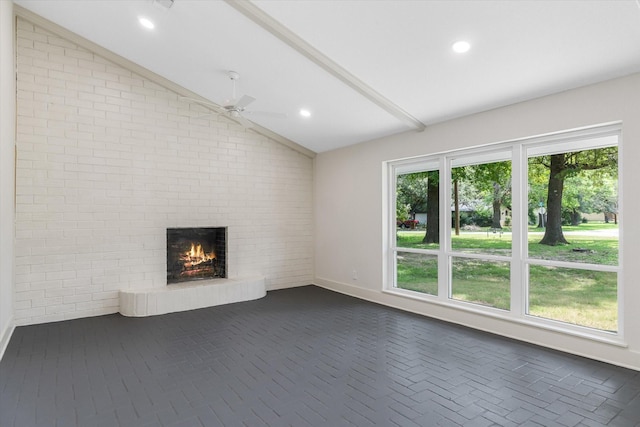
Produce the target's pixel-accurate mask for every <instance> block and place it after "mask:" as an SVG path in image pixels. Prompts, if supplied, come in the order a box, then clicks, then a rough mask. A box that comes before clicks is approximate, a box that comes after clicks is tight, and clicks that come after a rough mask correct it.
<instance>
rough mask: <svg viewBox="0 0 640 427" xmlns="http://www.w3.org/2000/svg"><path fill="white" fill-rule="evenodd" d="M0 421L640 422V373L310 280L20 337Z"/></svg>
mask: <svg viewBox="0 0 640 427" xmlns="http://www.w3.org/2000/svg"><path fill="white" fill-rule="evenodd" d="M0 390H1V391H0V399H1V400H0V425H1V426H3V427H8V426H20V427H23V426H25V427H32V426H65V427H68V426H83V427H84V426H109V427H112V426H251V427H253V426H278V427H279V426H296V427H298V426H328V427H337V426H352V425H355V426H372V425H380V426H391V427H394V426H435V425H449V426H456V425H465V426H467V425H469V426H491V425H500V426H519V425H529V426H539V425H542V426H602V425H611V426H638V425H640V373H638V372H635V371H632V370H628V369H623V368H619V367H615V366H611V365H607V364H605V363H600V362H595V361H591V360H587V359H583V358H580V357H576V356H571V355H567V354H563V353H559V352H555V351H550V350H547V349H543V348H539V347H535V346H532V345H527V344H523V343H520V342H517V341H512V340H508V339H505V338H501V337H496V336H493V335H490V334H485V333H481V332H477V331H473V330H470V329H466V328H463V327H459V326H454V325H450V324H447V323H443V322H438V321H434V320H430V319H427V318H424V317H420V316H417V315H412V314H409V313H404V312H401V311H397V310H393V309H390V308H386V307H383V306H379V305H375V304H371V303H368V302H365V301H360V300H357V299H354V298H350V297H347V296H344V295H340V294H337V293H333V292H330V291H326V290H323V289H320V288H317V287H314V286H307V287H303V288H297V289H289V290H282V291H274V292H269V294H268V295H267V296H266V297H265V298H263V299H261V300H257V301H251V302H245V303H239V304H231V305H226V306H220V307H213V308H208V309H203V310H195V311H190V312H184V313H175V314H169V315H164V316H157V317H151V318H142V319H132V318H125V317H121V316H119V315H111V316H103V317H96V318H89V319H80V320H73V321H66V322H60V323H51V324H45V325H34V326H24V327H19V328H17V329H16V330H15V333H14V335H13V337H12V339H11V342H10V343H9V347H8V349H7V351H6V354H5V356H4V358H3V360H2V362H1V363H0Z"/></svg>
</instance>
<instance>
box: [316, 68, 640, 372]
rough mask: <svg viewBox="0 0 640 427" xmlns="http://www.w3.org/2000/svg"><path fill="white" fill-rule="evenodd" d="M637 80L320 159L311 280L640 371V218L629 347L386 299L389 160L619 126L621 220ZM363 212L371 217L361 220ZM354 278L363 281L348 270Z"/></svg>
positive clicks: (629, 186) (631, 236) (630, 243)
mask: <svg viewBox="0 0 640 427" xmlns="http://www.w3.org/2000/svg"><path fill="white" fill-rule="evenodd" d="M639 117H640V74H635V75H631V76H628V77H625V78H620V79H616V80H611V81H608V82H604V83H600V84H596V85H592V86H588V87H584V88H580V89H576V90H572V91H568V92H563V93H559V94H556V95H551V96H548V97H544V98H540V99H536V100H532V101H528V102H523V103H520V104H516V105H512V106H508V107H504V108H499V109H496V110H492V111H488V112H485V113H481V114H475V115H472V116H467V117H463V118H460V119H457V120H452V121H449V122H446V123H442V124H438V125H434V126H430V127H428V128H427V130H426V131H424V132H421V133H416V132H409V133H404V134H401V135H396V136H392V137H388V138H383V139H380V140H377V141H373V142H369V143H365V144H360V145H357V146H352V147H349V148H345V149H341V150H335V151H331V152H327V153H322V154H319V155H318V156H317V157H316V159H315V168H316V174H315V183H314V185H315V189H314V191H315V218H316V226H315V245H316V279H315V283H316V284H319V285H321V286H325V287H327V288H331V289H335V290H338V291H341V292H345V293H348V294H351V295H355V296H359V297H362V298H366V299H370V300H373V301H377V302H380V303H383V304H388V305H392V306H397V307H400V308H404V309H407V310H411V311H415V312H418V313H422V314H425V315H429V316H433V317H437V318H442V319H446V320H449V321H452V322H456V323H461V324H465V325H469V326H473V327H476V328H479V329H483V330H487V331H492V332H495V333H499V334H503V335H506V336H512V337H517V338H519V339H522V340H526V341H530V342H534V343H539V344H542V345H545V346H549V347H553V348H558V349H561V350H565V351H569V352H573V353H576V354H582V355H586V356H588V357H592V358H596V359H600V360H605V361H609V362H612V363H615V364H619V365H624V366H628V367H633V368H635V369H640V311H639V310H638V309H637V304H638V301H640V286H637V278H638V277H640V264H638V262H637V260H638V259H640V246H638V245H637V241H638V239H639V238H640V221H632V220H631V221H627V222H625V223H624V230H623V232H624V234H623V235H622V237H621V248H622V255H623V256H622V265H623V267H624V274H623V281H624V288H623V289H624V298H623V302H624V307H623V310H624V316H623V319H621V320H622V323H623V324H624V329H625V331H624V336H625V338H626V341H627V343H628V348H622V347H619V346H614V345H610V344H605V343H602V342H595V341H591V340H588V339H584V338H579V337H575V336H568V335H565V334H562V333H557V332H551V331H548V330H541V329H538V328H535V327H531V326H527V325H519V324H514V323H511V322H507V321H503V320H498V319H492V318H488V317H486V316H482V315H479V314H472V313H469V312H464V311H460V310H456V309H453V308H450V307H445V306H442V305H435V304H430V303H426V302H422V301H415V300H411V299H408V298H403V297H398V296H394V295H389V294H385V293H382V291H381V290H382V284H383V279H382V278H383V265H384V263H385V259H384V256H383V238H382V236H383V232H382V231H383V217H382V213H383V190H382V187H383V181H384V180H383V167H382V164H383V162H385V161H387V160H393V159H399V158H405V157H411V156H418V155H423V154H429V153H436V152H442V151H449V150H452V149H457V148H465V147H472V146H477V145H482V144H489V143H494V142H500V141H506V140H512V139H516V138H523V137H528V136H533V135H539V134H544V133H549V132H555V131H562V130H567V129H573V128H578V127H583V126H589V125H595V124H600V123H606V122H612V121H618V120H622V121H623V145H622V152H621V159H622V160H621V161H622V169H621V170H622V180H623V182H622V185H623V186H624V188H623V189H622V191H623V194H624V199H623V203H624V205H623V210H624V212H626V214H623V215H621V217H622V218H633V217H634V214H633V213H634V212H640V195H639V194H640V193H638V192H637V191H636V187H637V186H638V185H639V184H640V168H638V167H637V163H638V162H640V120H639V119H638V118H639ZM359 212H367V213H368V214H367V215H364V216H363V215H359V214H358V213H359ZM353 270H356V271H357V280H354V279H353V276H352V272H353Z"/></svg>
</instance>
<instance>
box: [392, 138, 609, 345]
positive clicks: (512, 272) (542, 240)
mask: <svg viewBox="0 0 640 427" xmlns="http://www.w3.org/2000/svg"><path fill="white" fill-rule="evenodd" d="M619 139H620V127H619V126H618V125H609V126H600V127H594V128H589V129H583V130H579V131H571V132H566V133H561V134H554V135H550V136H545V137H536V138H531V139H528V140H520V141H517V142H512V143H501V144H495V145H493V146H489V147H485V148H481V149H469V150H461V151H456V152H451V153H445V154H442V155H438V156H429V157H425V158H420V159H410V160H404V161H396V162H391V163H389V170H390V174H389V176H390V177H391V179H392V185H391V186H390V187H389V188H390V191H391V192H392V197H390V198H389V200H391V201H392V206H390V210H389V212H390V217H391V222H390V224H389V230H390V238H389V239H388V240H389V242H390V248H389V251H388V253H389V254H390V255H389V268H388V271H389V277H388V281H387V282H388V284H387V285H386V287H387V289H388V290H391V291H394V292H400V293H406V294H410V295H413V296H415V297H418V298H424V299H425V300H430V301H437V302H440V303H444V304H451V305H454V306H458V307H460V308H462V309H464V308H465V307H466V308H469V309H473V310H474V311H480V312H483V311H486V312H487V313H493V315H498V316H502V317H505V318H509V317H511V318H513V319H514V320H517V321H525V322H528V323H532V324H538V325H540V326H546V327H553V328H556V329H557V328H561V329H565V330H567V331H578V332H580V333H587V334H591V335H593V336H597V335H603V334H604V335H608V336H610V335H611V334H615V333H618V332H619V331H620V325H619V315H618V307H619V301H618V299H619V295H620V294H621V292H620V285H619V278H620V277H621V267H620V265H619V259H620V256H619V245H618V236H619V229H620V227H621V216H620V210H619V206H620V196H619V194H618V188H619V155H618V150H619ZM589 331H591V332H589Z"/></svg>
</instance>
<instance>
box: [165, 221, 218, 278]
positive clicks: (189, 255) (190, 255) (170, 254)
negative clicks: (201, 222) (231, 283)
mask: <svg viewBox="0 0 640 427" xmlns="http://www.w3.org/2000/svg"><path fill="white" fill-rule="evenodd" d="M226 250H227V229H226V227H216V228H168V229H167V284H170V283H178V282H186V281H189V280H202V279H213V278H225V277H227V263H226Z"/></svg>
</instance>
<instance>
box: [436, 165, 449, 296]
mask: <svg viewBox="0 0 640 427" xmlns="http://www.w3.org/2000/svg"><path fill="white" fill-rule="evenodd" d="M439 191H440V195H439V197H440V203H439V209H440V236H439V238H440V254H439V256H438V298H439V299H442V300H448V299H449V297H450V296H451V273H450V262H449V256H448V253H449V250H450V241H451V163H450V162H449V159H448V158H447V157H446V156H442V157H441V158H440V185H439Z"/></svg>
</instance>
